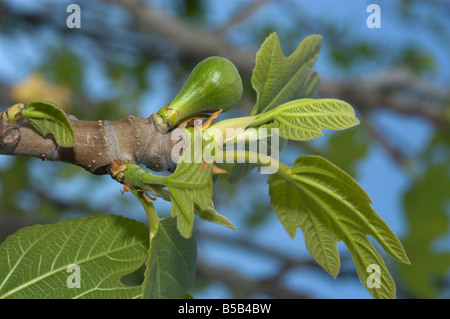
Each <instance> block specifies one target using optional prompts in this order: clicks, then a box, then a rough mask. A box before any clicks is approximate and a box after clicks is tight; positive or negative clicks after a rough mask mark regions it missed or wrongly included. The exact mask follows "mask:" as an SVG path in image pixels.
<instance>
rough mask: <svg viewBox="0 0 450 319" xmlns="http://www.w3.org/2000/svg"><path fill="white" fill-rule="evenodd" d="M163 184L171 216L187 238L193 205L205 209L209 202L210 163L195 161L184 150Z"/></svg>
mask: <svg viewBox="0 0 450 319" xmlns="http://www.w3.org/2000/svg"><path fill="white" fill-rule="evenodd" d="M192 155H195V154H193V153H192ZM165 184H166V185H167V188H168V190H169V193H170V200H171V202H172V216H173V217H175V216H177V225H178V229H179V230H180V233H181V234H182V235H183V236H184V237H185V238H189V237H190V236H191V234H192V229H193V227H194V215H195V210H194V205H195V204H197V205H198V206H199V207H200V209H207V208H208V207H209V205H210V202H211V198H212V193H213V181H212V164H206V163H203V162H200V163H198V162H197V163H196V160H195V158H194V157H193V156H191V154H190V153H189V152H187V151H185V152H184V153H183V155H182V157H181V158H180V162H179V163H178V164H177V168H176V170H175V172H174V173H173V174H172V175H170V176H168V177H167V178H166V179H165Z"/></svg>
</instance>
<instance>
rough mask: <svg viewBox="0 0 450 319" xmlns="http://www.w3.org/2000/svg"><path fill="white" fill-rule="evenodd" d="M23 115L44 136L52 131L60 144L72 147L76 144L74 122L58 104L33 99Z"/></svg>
mask: <svg viewBox="0 0 450 319" xmlns="http://www.w3.org/2000/svg"><path fill="white" fill-rule="evenodd" d="M22 117H24V118H26V119H27V120H28V121H29V122H30V123H31V124H32V125H33V126H34V128H35V129H37V130H38V131H39V133H41V135H42V136H44V137H45V136H46V135H47V134H49V133H51V134H52V135H53V136H54V138H55V141H56V143H57V144H58V145H60V146H62V147H72V146H73V145H74V144H75V134H74V131H73V127H72V123H71V122H70V121H69V119H68V117H67V115H66V113H64V111H63V110H61V109H60V108H59V107H58V106H57V105H56V104H54V103H52V102H47V101H42V100H36V101H32V102H30V103H29V104H28V105H27V107H26V108H25V110H23V112H22Z"/></svg>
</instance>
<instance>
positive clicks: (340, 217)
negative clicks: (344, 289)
mask: <svg viewBox="0 0 450 319" xmlns="http://www.w3.org/2000/svg"><path fill="white" fill-rule="evenodd" d="M268 183H269V193H270V198H271V202H272V206H273V208H274V210H275V213H276V214H277V216H278V218H279V220H280V221H281V223H282V224H283V226H284V228H285V229H286V231H287V232H288V234H289V235H290V236H291V237H294V236H295V233H296V229H297V227H299V228H301V229H302V231H303V235H304V236H305V243H306V247H307V248H308V251H309V252H310V253H311V255H312V256H313V257H314V259H315V260H316V261H317V262H318V263H319V264H320V265H321V266H322V267H323V268H324V269H325V270H326V271H328V272H329V273H330V274H331V275H332V276H334V277H335V276H336V275H337V273H338V271H339V255H338V252H337V248H336V242H337V241H338V240H342V241H343V242H344V243H345V244H346V246H347V247H348V249H349V251H350V253H351V255H352V257H353V261H354V263H355V266H356V270H357V273H358V275H359V277H360V279H361V282H362V283H363V285H364V286H365V287H366V288H367V289H368V291H369V292H370V293H371V294H372V295H373V296H374V297H375V298H395V283H394V281H393V279H392V277H391V276H390V274H389V272H388V270H387V268H386V265H385V264H384V261H383V259H382V258H381V256H380V255H379V254H378V252H377V251H376V249H375V248H374V247H373V245H372V244H371V242H370V241H369V239H368V237H367V235H371V236H372V237H373V238H375V239H376V240H377V241H378V242H379V243H380V245H381V246H382V247H383V249H384V250H385V251H386V252H387V253H389V254H390V255H391V256H392V257H394V258H396V259H397V260H399V261H401V262H404V263H409V259H408V257H407V256H406V253H405V251H404V249H403V246H402V244H401V243H400V241H399V240H398V239H397V237H396V236H395V234H394V233H393V232H392V230H391V229H390V228H389V226H388V225H387V224H386V223H385V222H384V221H383V220H382V219H381V218H380V217H379V216H378V215H377V214H376V213H375V211H374V210H373V209H372V207H371V206H370V204H371V203H372V202H371V200H370V198H369V196H368V195H367V194H366V192H365V191H364V190H363V189H362V188H361V187H360V186H359V185H358V184H357V183H356V181H354V180H353V179H352V178H351V177H350V176H349V175H348V174H347V173H345V172H344V171H342V170H340V169H339V168H338V167H336V166H335V165H333V164H332V163H330V162H329V161H327V160H325V159H323V158H321V157H319V156H301V157H299V158H298V159H297V160H296V162H295V163H294V165H293V166H292V168H288V169H284V170H280V172H279V175H271V176H270V177H269V180H268ZM371 265H376V266H377V267H379V269H380V271H381V274H380V285H379V287H372V286H370V285H368V284H367V279H368V276H369V274H370V273H368V272H367V269H368V267H369V266H371Z"/></svg>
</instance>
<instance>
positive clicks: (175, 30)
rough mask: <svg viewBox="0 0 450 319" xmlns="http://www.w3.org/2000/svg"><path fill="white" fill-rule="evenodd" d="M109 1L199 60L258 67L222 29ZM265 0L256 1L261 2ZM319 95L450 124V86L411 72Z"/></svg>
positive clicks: (135, 0)
mask: <svg viewBox="0 0 450 319" xmlns="http://www.w3.org/2000/svg"><path fill="white" fill-rule="evenodd" d="M107 1H108V2H113V3H117V4H120V5H122V6H123V7H124V8H125V9H126V10H128V12H129V13H130V14H131V15H132V16H133V18H134V19H135V20H136V21H138V23H139V25H140V26H141V27H142V29H143V31H144V32H146V33H150V34H157V35H159V36H161V37H163V38H165V39H168V40H169V41H170V42H171V43H172V44H174V45H175V46H176V47H177V48H178V50H179V51H180V52H181V53H182V54H184V55H187V56H191V57H194V58H196V59H201V58H205V57H207V56H210V55H220V56H223V57H226V58H228V59H230V60H231V61H233V62H234V63H235V64H236V65H237V66H238V69H240V70H241V71H243V72H247V73H250V72H251V71H252V69H253V67H254V64H255V62H254V60H255V52H252V51H243V50H242V49H240V48H236V47H233V46H231V45H229V44H227V43H226V42H225V41H224V39H223V33H222V32H221V33H220V34H221V35H222V36H221V37H220V36H218V35H217V34H215V33H214V32H206V31H203V30H199V29H196V28H194V27H192V26H191V25H188V24H187V23H185V22H183V21H181V20H179V19H177V18H173V17H169V16H167V15H165V14H164V13H162V12H159V11H157V10H155V9H153V8H152V7H151V6H150V5H147V4H145V3H144V2H142V1H140V0H107ZM265 3H266V2H262V3H259V2H257V4H258V5H263V4H265ZM255 6H256V4H255ZM244 16H245V15H244ZM240 21H241V19H240ZM230 23H231V22H230ZM319 94H320V95H323V96H327V97H334V98H340V99H342V100H345V101H348V102H349V103H351V104H352V105H353V106H355V107H356V108H358V109H362V110H364V111H366V110H367V111H370V110H373V109H376V108H385V109H390V110H393V111H396V112H399V113H403V114H408V115H417V116H420V117H422V118H424V119H426V120H428V121H430V122H432V123H433V124H435V125H439V126H445V127H449V123H450V118H449V117H450V116H449V115H446V113H445V112H447V113H448V111H446V110H445V109H444V107H443V106H446V108H447V109H448V101H450V94H449V93H448V89H447V88H437V87H435V86H433V85H431V84H430V83H427V82H426V81H424V80H421V79H419V77H417V76H414V74H412V72H410V71H408V70H387V71H386V72H382V73H379V74H375V75H369V76H365V77H364V79H356V80H354V81H349V82H341V81H340V82H326V81H325V82H323V83H322V84H321V88H320V92H319Z"/></svg>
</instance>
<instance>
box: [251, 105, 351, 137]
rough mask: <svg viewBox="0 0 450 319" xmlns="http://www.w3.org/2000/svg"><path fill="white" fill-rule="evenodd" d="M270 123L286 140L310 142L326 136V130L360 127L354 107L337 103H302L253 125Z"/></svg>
mask: <svg viewBox="0 0 450 319" xmlns="http://www.w3.org/2000/svg"><path fill="white" fill-rule="evenodd" d="M265 122H267V126H268V127H270V128H278V129H279V135H280V137H282V138H285V139H289V140H296V141H307V140H311V139H314V138H316V137H319V136H322V135H323V134H322V130H323V129H329V130H343V129H346V128H349V127H352V126H354V125H357V124H359V120H358V119H357V118H356V117H355V111H354V110H353V108H352V106H351V105H350V104H348V103H346V102H343V101H340V100H336V99H319V100H315V99H300V100H294V101H291V102H288V103H285V104H283V105H280V106H278V107H277V108H275V109H273V110H271V111H269V112H267V113H263V114H261V115H258V116H257V118H256V120H255V122H254V123H252V125H260V124H262V123H265Z"/></svg>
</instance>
